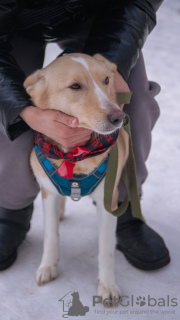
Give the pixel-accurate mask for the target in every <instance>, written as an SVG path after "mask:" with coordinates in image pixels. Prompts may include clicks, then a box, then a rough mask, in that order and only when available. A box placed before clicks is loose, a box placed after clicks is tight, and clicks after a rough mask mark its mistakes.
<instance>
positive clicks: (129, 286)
mask: <svg viewBox="0 0 180 320" xmlns="http://www.w3.org/2000/svg"><path fill="white" fill-rule="evenodd" d="M179 18H180V3H179V1H178V0H174V1H165V2H164V4H163V5H162V7H161V8H160V9H159V12H158V24H157V27H156V28H155V29H154V30H153V32H152V34H151V35H150V36H149V38H148V40H147V42H146V44H145V47H144V57H145V61H146V66H147V73H148V77H149V79H150V80H153V81H156V82H158V83H160V85H161V88H162V90H161V93H160V94H159V95H158V96H157V100H158V102H159V105H160V107H161V117H160V119H159V121H158V122H157V124H156V126H155V128H154V130H153V144H152V149H151V153H150V156H149V158H148V161H147V166H148V171H149V177H148V179H147V181H146V183H145V185H144V188H143V190H144V195H143V200H142V208H143V213H144V216H145V218H146V221H147V223H148V224H149V225H150V226H151V227H152V228H154V230H156V231H157V232H158V233H159V234H160V235H161V236H162V237H163V238H164V240H165V242H166V245H167V247H168V248H169V250H170V254H171V259H172V261H171V263H170V264H169V265H168V266H166V267H164V268H162V269H160V270H157V271H153V272H145V271H140V270H138V269H136V268H134V267H132V266H131V265H130V264H129V263H128V262H127V261H126V259H125V258H124V256H123V254H122V253H120V252H119V251H116V276H117V282H118V285H119V286H120V288H121V291H122V294H123V296H127V297H129V298H127V297H126V298H124V299H125V300H124V301H125V303H126V302H127V301H128V300H129V301H130V305H129V306H126V307H125V306H124V307H123V306H118V307H117V308H113V309H107V308H105V309H104V307H103V306H102V305H100V304H97V305H96V306H93V305H92V297H93V295H96V290H97V252H98V248H97V243H98V241H97V222H96V214H95V207H94V206H93V205H92V203H91V200H90V199H89V198H84V199H82V200H81V201H80V202H77V203H76V205H75V204H74V202H72V201H71V200H70V199H68V201H67V205H66V215H65V216H66V217H65V219H64V221H62V222H61V223H60V238H61V241H60V252H61V260H60V264H59V271H60V274H59V277H58V278H57V279H56V280H55V281H53V282H51V283H49V284H47V285H45V286H43V287H38V286H37V285H36V282H35V272H36V269H37V268H38V265H39V263H40V259H41V255H42V249H43V214H42V204H41V198H40V195H39V196H38V197H37V199H36V201H35V210H34V215H33V219H32V227H31V230H30V232H29V233H28V235H27V238H26V240H25V241H24V243H23V244H22V246H21V247H20V249H19V254H18V259H17V261H16V263H14V265H13V266H12V267H11V268H10V269H8V270H5V271H3V272H1V273H0V320H21V319H25V320H31V319H38V320H49V319H52V320H59V319H62V316H63V314H64V312H63V304H62V302H61V301H58V300H59V299H61V298H62V297H63V296H64V295H66V294H67V293H68V292H69V291H78V292H79V295H80V300H81V302H82V303H83V305H84V306H89V312H87V313H86V315H85V316H84V317H83V319H87V320H89V319H92V318H93V319H97V320H99V319H104V318H105V319H113V320H115V319H118V318H119V317H120V318H121V319H123V320H124V319H135V320H136V319H143V320H144V319H173V320H178V319H179V314H180V307H179V304H180V288H179V284H180V273H179V269H180V259H179V250H180V244H179V231H180V215H179V213H180V209H179V208H180V194H179V191H180V183H179V179H180V140H179V134H180V126H179V122H180V116H179V110H178V109H179V101H180V90H179V80H180V68H179V57H180V45H179V30H180V19H179ZM57 53H58V48H57V46H56V45H55V44H53V45H49V47H48V49H47V54H46V62H45V63H46V64H47V63H49V62H50V61H51V60H52V59H53V58H54V57H56V55H57ZM132 296H133V298H134V305H133V306H132ZM139 296H141V297H142V298H143V297H145V302H146V304H145V305H144V306H140V305H137V304H136V302H137V298H138V297H139ZM148 296H149V304H151V305H148ZM173 298H174V299H175V300H171V299H173ZM150 299H151V300H150ZM153 299H156V300H153ZM159 299H161V300H159ZM162 299H164V300H162ZM160 301H164V302H163V303H164V304H165V305H164V306H158V302H160ZM168 301H170V302H168ZM173 301H177V302H178V305H177V306H175V304H174V303H173ZM155 303H156V305H154V306H152V305H153V304H155ZM108 312H109V313H108ZM79 318H80V317H76V319H79ZM81 318H82V317H81ZM74 319H75V317H74Z"/></svg>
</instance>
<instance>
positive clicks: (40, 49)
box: [0, 37, 159, 209]
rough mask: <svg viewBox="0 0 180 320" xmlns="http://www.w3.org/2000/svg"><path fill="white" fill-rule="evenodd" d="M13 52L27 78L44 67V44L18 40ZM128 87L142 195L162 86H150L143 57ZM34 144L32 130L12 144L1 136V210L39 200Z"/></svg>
mask: <svg viewBox="0 0 180 320" xmlns="http://www.w3.org/2000/svg"><path fill="white" fill-rule="evenodd" d="M73 41H74V38H73ZM69 42H70V41H69ZM69 42H68V41H67V42H66V43H60V45H61V47H62V48H63V47H64V46H69V47H72V46H71V45H70V43H69ZM76 43H77V46H76V50H77V51H80V48H79V47H78V46H79V45H80V43H81V44H82V39H80V41H79V42H78V41H77V42H76ZM74 47H75V46H74ZM13 48H14V49H13V52H12V54H13V55H14V57H15V58H16V60H17V62H18V64H19V65H20V67H21V68H22V69H23V70H24V72H25V74H26V75H29V74H30V73H32V72H33V71H34V70H36V69H38V68H41V67H42V64H43V58H44V44H43V43H42V42H40V41H39V42H38V41H34V40H29V39H24V38H20V37H19V38H15V39H13ZM129 86H130V89H131V91H132V92H133V97H132V100H131V103H130V104H129V105H128V106H126V107H125V111H126V112H127V113H128V114H129V115H130V118H131V128H132V139H133V148H134V155H135V160H136V168H137V180H138V189H139V194H141V185H142V183H143V182H144V181H145V179H146V177H147V169H146V166H145V161H146V159H147V156H148V154H149V151H150V146H151V129H152V127H153V126H154V124H155V122H156V120H157V118H158V116H159V107H158V104H157V102H156V101H155V99H154V96H155V94H157V93H158V91H159V85H157V84H155V83H150V82H148V80H147V76H146V72H145V67H144V62H143V57H142V55H140V58H139V60H138V62H137V64H136V66H135V68H134V69H133V70H132V72H131V75H130V78H129ZM33 144H34V139H33V132H32V130H29V131H27V132H25V133H24V134H22V135H21V136H20V137H19V138H17V139H16V140H15V141H13V142H12V141H9V140H8V139H7V138H6V137H4V136H3V135H2V133H0V150H1V154H0V206H1V207H4V208H8V209H21V208H24V207H26V206H28V205H30V204H31V203H32V202H33V201H34V199H35V198H36V196H37V194H38V192H39V186H38V185H37V183H36V181H35V179H34V177H33V174H32V171H31V168H30V164H29V156H30V152H31V150H32V148H33ZM119 189H120V197H119V200H122V198H121V194H123V191H122V190H121V189H122V187H121V186H120V188H119ZM121 191H122V192H121Z"/></svg>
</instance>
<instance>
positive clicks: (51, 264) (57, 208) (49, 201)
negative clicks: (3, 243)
mask: <svg viewBox="0 0 180 320" xmlns="http://www.w3.org/2000/svg"><path fill="white" fill-rule="evenodd" d="M115 72H116V66H115V65H114V64H113V63H111V62H109V61H108V60H106V59H105V58H103V57H102V56H100V55H98V54H97V55H95V56H93V57H90V56H88V55H85V54H67V55H64V56H62V57H59V58H57V59H56V60H55V61H53V62H52V63H51V64H50V65H48V66H47V67H46V68H44V69H41V70H38V71H37V72H35V73H33V74H32V75H30V76H29V77H28V78H27V79H26V81H25V83H24V86H25V88H26V90H27V92H28V93H29V95H30V96H31V98H32V101H33V103H34V104H35V106H36V107H38V108H42V109H55V110H60V111H62V112H64V113H66V114H68V115H71V116H74V117H77V118H78V119H79V127H84V128H88V129H91V130H93V134H92V139H91V141H90V142H89V143H91V142H92V141H94V140H95V139H98V137H99V135H105V137H108V136H109V135H110V134H113V133H114V132H115V130H116V131H117V129H119V128H121V127H122V123H123V112H122V111H121V110H120V108H119V107H118V105H117V104H116V100H115V93H114V75H115ZM39 137H40V140H41V138H43V139H44V140H45V145H46V147H47V148H49V146H50V145H52V146H55V145H56V146H57V147H58V148H59V149H58V150H61V151H62V152H64V153H66V154H67V153H71V151H72V150H67V149H66V148H64V147H63V146H60V145H57V143H55V141H52V139H49V138H48V137H45V136H43V135H42V136H39ZM37 140H38V138H37ZM41 141H42V140H41ZM96 141H97V140H96ZM117 143H118V153H119V160H118V161H119V167H120V169H119V172H118V178H117V181H116V186H117V183H118V181H119V177H120V175H121V171H122V169H123V167H124V165H125V163H126V160H127V156H128V138H127V134H126V132H125V131H124V129H123V128H121V129H120V130H119V134H118V138H117ZM85 147H86V146H85ZM55 149H56V150H57V148H56V147H55ZM109 150H110V148H107V150H106V151H105V152H103V153H100V154H98V153H97V155H96V156H93V157H87V158H84V159H83V160H82V161H78V162H76V163H75V164H73V165H72V166H70V171H71V172H72V170H73V178H74V177H80V176H81V175H88V174H90V173H91V172H93V170H95V169H96V168H99V167H100V165H101V164H102V163H103V162H104V160H105V159H106V158H107V155H108V152H109ZM46 151H47V150H45V152H46ZM76 151H77V150H76ZM35 152H36V151H35V150H34V149H33V151H32V154H31V166H32V169H33V172H34V174H35V177H36V179H37V181H38V183H39V185H40V187H41V190H42V199H43V209H44V215H45V237H44V252H43V256H42V261H41V264H40V266H39V268H38V270H37V274H36V279H37V284H38V285H42V284H44V283H47V282H49V281H51V280H53V279H55V278H56V277H57V275H58V261H59V235H58V229H59V219H60V215H61V216H62V215H63V210H64V201H65V197H64V196H62V195H61V194H59V192H58V191H57V189H56V187H55V186H54V185H53V183H52V181H51V180H50V179H49V178H48V177H47V175H46V172H45V171H44V169H43V168H42V166H41V164H40V163H39V160H38V158H37V156H36V153H35ZM50 158H51V156H50ZM47 159H48V158H47ZM50 161H51V164H53V165H55V166H56V167H57V168H60V167H61V169H62V167H63V165H64V163H65V167H66V165H67V161H65V162H64V160H63V159H50ZM69 163H70V162H68V165H69ZM62 164H63V165H62ZM61 165H62V166H61ZM72 167H73V168H72ZM65 169H67V167H66V168H65ZM62 172H63V170H62ZM116 186H115V188H114V191H115V193H116V196H117V190H116ZM77 189H78V188H77ZM90 196H91V197H92V199H93V201H95V202H96V204H97V213H98V223H99V256H98V267H99V274H98V295H100V296H102V298H103V299H104V298H110V297H113V296H115V297H117V298H119V295H120V291H119V288H118V286H117V285H116V280H115V274H114V251H115V229H116V218H115V217H114V216H113V215H111V214H110V213H108V212H107V211H106V210H105V208H104V204H103V198H104V179H102V181H101V182H100V184H99V185H98V186H97V187H96V189H95V190H94V191H93V192H92V193H91V195H90ZM75 197H76V194H75ZM116 198H117V197H116Z"/></svg>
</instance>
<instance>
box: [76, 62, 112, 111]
mask: <svg viewBox="0 0 180 320" xmlns="http://www.w3.org/2000/svg"><path fill="white" fill-rule="evenodd" d="M71 59H72V60H73V61H75V62H78V63H80V64H81V65H82V66H83V67H84V68H85V69H86V70H87V71H88V72H89V74H90V76H91V79H92V81H93V84H94V87H95V92H96V94H97V97H98V100H99V102H100V106H101V109H105V110H107V109H108V104H109V102H110V101H109V99H108V97H107V96H106V94H105V93H104V92H103V91H102V90H101V88H100V87H99V86H98V85H97V83H96V81H95V80H94V78H93V76H92V74H91V72H90V70H89V66H88V63H87V62H86V61H85V59H83V58H82V57H78V58H75V57H72V58H71Z"/></svg>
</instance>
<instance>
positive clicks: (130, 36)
mask: <svg viewBox="0 0 180 320" xmlns="http://www.w3.org/2000/svg"><path fill="white" fill-rule="evenodd" d="M162 2H163V0H122V1H120V0H110V1H109V4H108V6H106V8H101V9H100V10H99V11H98V13H97V15H96V17H95V20H94V22H93V25H92V28H91V30H90V34H89V37H88V39H87V41H86V44H85V47H84V50H83V52H84V53H87V54H91V55H93V54H95V53H100V54H102V55H103V56H105V57H106V58H107V59H109V60H110V61H112V62H114V63H115V64H116V65H117V67H118V71H119V72H120V73H121V75H122V76H123V78H124V79H125V80H126V81H127V80H128V77H129V74H130V72H131V69H132V68H133V67H134V66H135V64H136V62H137V59H138V56H139V53H140V50H141V49H142V47H143V44H144V42H145V40H146V38H147V36H148V34H149V33H150V32H151V31H152V29H153V28H154V26H155V25H156V11H157V10H158V8H159V6H160V5H161V3H162Z"/></svg>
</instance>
